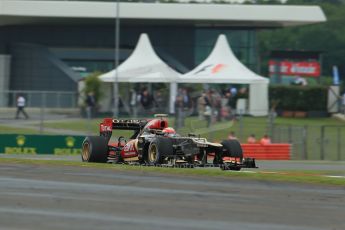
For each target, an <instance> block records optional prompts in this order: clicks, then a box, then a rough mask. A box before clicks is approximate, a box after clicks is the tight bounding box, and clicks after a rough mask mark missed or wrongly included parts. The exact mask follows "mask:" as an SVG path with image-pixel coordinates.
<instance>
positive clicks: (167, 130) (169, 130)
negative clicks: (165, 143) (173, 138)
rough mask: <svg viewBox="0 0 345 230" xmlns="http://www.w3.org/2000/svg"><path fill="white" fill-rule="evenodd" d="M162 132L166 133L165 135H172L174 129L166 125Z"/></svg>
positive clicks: (174, 132)
mask: <svg viewBox="0 0 345 230" xmlns="http://www.w3.org/2000/svg"><path fill="white" fill-rule="evenodd" d="M162 132H163V133H164V134H166V135H174V134H176V131H175V129H174V128H172V127H167V128H165V129H163V130H162Z"/></svg>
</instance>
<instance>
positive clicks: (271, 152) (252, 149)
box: [241, 144, 291, 160]
mask: <svg viewBox="0 0 345 230" xmlns="http://www.w3.org/2000/svg"><path fill="white" fill-rule="evenodd" d="M241 146H242V149H243V155H244V157H251V158H255V159H257V160H290V159H291V157H290V156H291V144H268V145H261V144H242V145H241Z"/></svg>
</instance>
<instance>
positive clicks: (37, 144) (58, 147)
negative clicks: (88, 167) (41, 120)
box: [0, 134, 84, 155]
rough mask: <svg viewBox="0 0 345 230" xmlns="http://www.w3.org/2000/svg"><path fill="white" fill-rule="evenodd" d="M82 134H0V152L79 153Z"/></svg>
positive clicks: (82, 138)
mask: <svg viewBox="0 0 345 230" xmlns="http://www.w3.org/2000/svg"><path fill="white" fill-rule="evenodd" d="M83 140H84V137H83V136H60V135H16V134H0V153H5V154H55V155H65V154H80V153H81V144H82V142H83Z"/></svg>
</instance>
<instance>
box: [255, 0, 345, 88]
mask: <svg viewBox="0 0 345 230" xmlns="http://www.w3.org/2000/svg"><path fill="white" fill-rule="evenodd" d="M268 3H269V4H281V2H280V1H278V0H276V1H275V0H270V1H264V0H261V1H260V0H258V1H256V4H268ZM285 4H287V5H319V6H320V7H321V8H322V10H323V11H324V13H325V15H326V18H327V22H324V23H318V24H313V25H306V26H296V27H287V28H282V29H276V30H261V31H259V33H258V38H259V47H260V58H261V71H262V74H263V75H267V72H268V67H267V61H268V58H269V53H270V51H271V50H277V49H280V50H285V49H286V50H287V49H290V50H312V51H322V52H323V54H322V75H323V76H331V75H332V66H333V65H337V66H338V68H339V72H340V76H341V80H342V81H343V82H344V81H345V1H344V0H327V1H326V0H323V1H322V0H289V1H287V2H286V3H285ZM291 14H293V12H291Z"/></svg>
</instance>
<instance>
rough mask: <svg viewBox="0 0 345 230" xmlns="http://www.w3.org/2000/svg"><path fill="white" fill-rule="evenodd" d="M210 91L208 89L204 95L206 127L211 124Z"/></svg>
mask: <svg viewBox="0 0 345 230" xmlns="http://www.w3.org/2000/svg"><path fill="white" fill-rule="evenodd" d="M211 95H212V92H211V91H210V90H209V91H208V92H207V94H205V96H204V100H205V111H204V116H205V119H206V121H207V127H210V126H211V120H212V96H211Z"/></svg>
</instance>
